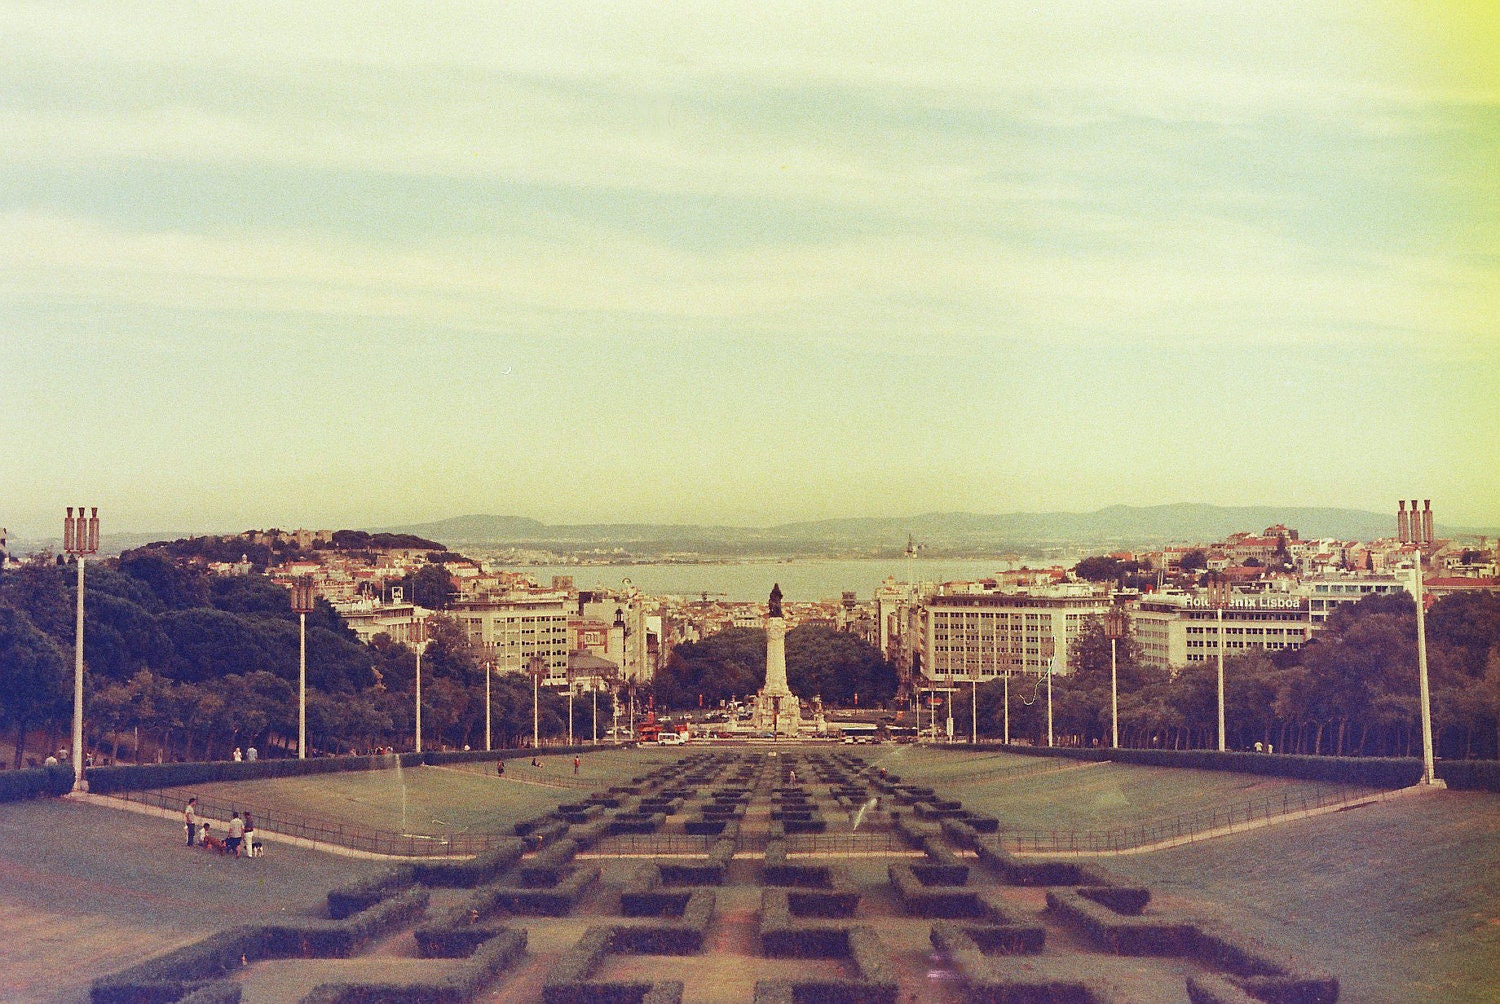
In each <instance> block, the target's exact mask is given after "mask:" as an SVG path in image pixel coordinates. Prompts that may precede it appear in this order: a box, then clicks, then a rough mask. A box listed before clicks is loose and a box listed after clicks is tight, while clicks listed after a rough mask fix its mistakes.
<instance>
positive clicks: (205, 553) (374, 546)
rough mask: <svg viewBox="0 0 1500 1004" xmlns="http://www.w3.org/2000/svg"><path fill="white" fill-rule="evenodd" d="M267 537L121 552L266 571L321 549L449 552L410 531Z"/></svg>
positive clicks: (216, 538)
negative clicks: (300, 539) (307, 542)
mask: <svg viewBox="0 0 1500 1004" xmlns="http://www.w3.org/2000/svg"><path fill="white" fill-rule="evenodd" d="M264 536H265V537H266V538H268V539H267V540H263V541H256V540H254V539H253V538H252V536H251V535H248V534H233V535H229V536H225V535H213V534H210V535H208V536H203V537H183V538H181V539H179V540H158V541H154V542H153V543H150V544H147V545H145V546H144V547H139V548H136V549H135V550H133V551H126V552H124V553H123V554H121V556H120V557H121V558H122V559H123V560H126V561H128V560H130V559H132V558H137V557H141V556H143V555H149V554H155V555H158V556H160V557H165V558H168V559H170V560H173V561H175V562H178V563H182V562H186V561H199V562H203V563H208V562H224V563H226V564H233V563H235V562H237V561H239V560H241V559H242V558H243V559H244V560H245V561H248V562H249V563H250V564H251V566H253V567H254V568H255V569H256V570H257V571H265V570H266V569H267V568H269V567H270V566H271V565H272V564H275V563H277V562H288V561H297V560H299V559H303V558H315V557H316V555H317V552H319V551H365V552H369V551H395V550H411V551H427V552H430V553H429V555H428V560H438V561H441V560H446V559H447V557H448V556H449V554H450V552H449V551H448V549H447V548H446V547H445V546H443V545H442V544H439V543H438V542H437V541H434V540H428V539H426V538H425V537H418V536H416V535H415V534H410V533H367V532H366V531H364V530H335V531H334V532H333V533H332V534H331V535H330V537H331V539H330V540H321V541H317V542H315V543H313V544H312V545H311V546H310V547H308V548H303V547H302V546H300V545H299V544H298V543H297V540H296V538H295V537H293V536H292V535H291V534H287V533H283V532H281V531H280V530H268V531H266V533H265V535H264Z"/></svg>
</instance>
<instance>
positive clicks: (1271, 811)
mask: <svg viewBox="0 0 1500 1004" xmlns="http://www.w3.org/2000/svg"><path fill="white" fill-rule="evenodd" d="M1389 796H1390V792H1386V791H1376V790H1367V789H1351V788H1335V789H1332V790H1326V791H1317V792H1295V793H1293V792H1286V793H1283V794H1281V795H1269V796H1266V797H1265V798H1260V799H1256V800H1255V801H1253V802H1250V803H1247V804H1245V805H1238V806H1231V807H1229V808H1227V809H1203V810H1200V811H1198V812H1193V813H1188V814H1186V815H1182V816H1176V817H1173V818H1171V819H1162V820H1156V821H1154V822H1146V823H1140V824H1138V825H1135V826H1126V827H1121V828H1119V829H1113V830H1007V829H1005V828H1004V827H1003V826H1002V827H1001V830H1000V832H999V833H997V834H996V836H995V839H996V840H997V841H998V842H999V843H1000V845H1001V846H1002V847H1003V848H1005V849H1006V850H1009V851H1014V852H1016V853H1032V854H1061V853H1084V854H1118V853H1121V852H1123V851H1128V850H1134V849H1136V848H1140V847H1150V846H1152V845H1154V844H1160V843H1165V842H1167V841H1174V840H1192V839H1194V838H1195V837H1197V836H1198V835H1199V834H1204V833H1210V832H1212V831H1215V830H1233V829H1234V828H1235V827H1244V826H1247V825H1249V824H1251V823H1256V822H1260V821H1263V820H1268V819H1275V818H1276V817H1278V816H1287V815H1291V814H1293V813H1298V812H1308V811H1311V810H1313V809H1321V808H1326V807H1328V806H1331V805H1340V804H1343V803H1347V802H1357V801H1360V800H1366V799H1368V800H1371V801H1375V800H1380V799H1384V798H1388V797H1389Z"/></svg>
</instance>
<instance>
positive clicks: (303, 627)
mask: <svg viewBox="0 0 1500 1004" xmlns="http://www.w3.org/2000/svg"><path fill="white" fill-rule="evenodd" d="M317 602H318V591H317V590H316V589H314V588H313V583H312V579H311V578H310V577H308V576H306V575H303V576H299V577H298V578H297V580H296V581H295V582H293V583H292V612H293V613H295V614H296V615H297V623H298V628H299V631H298V646H297V759H298V760H306V759H307V615H308V614H310V613H312V612H313V610H314V608H315V607H316V606H317Z"/></svg>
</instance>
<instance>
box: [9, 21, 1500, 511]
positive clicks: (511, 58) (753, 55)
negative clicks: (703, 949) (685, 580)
mask: <svg viewBox="0 0 1500 1004" xmlns="http://www.w3.org/2000/svg"><path fill="white" fill-rule="evenodd" d="M855 11H857V12H858V13H857V16H854V13H855ZM0 28H3V32H0V37H3V38H4V39H5V41H4V42H3V43H0V51H3V52H4V53H5V54H6V58H5V59H4V60H0V137H4V138H5V140H6V141H5V142H4V143H3V144H0V178H3V181H0V261H3V262H4V263H5V264H3V265H0V318H3V319H0V344H3V346H4V349H5V351H4V354H3V361H0V394H3V395H4V398H5V400H6V402H7V409H6V410H7V417H6V420H5V422H4V423H3V424H0V451H3V456H4V457H5V463H6V466H7V470H8V474H9V476H8V477H7V478H6V490H5V491H4V492H3V493H0V525H5V526H9V527H10V528H11V531H12V533H24V534H37V533H55V532H56V531H55V529H52V528H55V527H56V526H58V525H59V524H60V521H61V513H62V509H63V507H64V506H65V505H77V504H85V505H98V506H100V507H101V510H102V515H104V516H105V517H106V519H107V521H108V522H107V524H106V533H108V532H109V531H116V532H125V531H136V532H149V531H154V530H158V529H169V528H189V527H196V528H199V529H200V530H201V531H204V532H212V531H218V530H228V529H243V528H249V527H257V526H259V527H268V526H283V527H289V526H317V527H342V526H366V527H370V526H391V525H401V524H408V523H418V522H425V521H428V520H436V519H440V518H443V517H446V516H454V515H459V514H462V513H486V512H490V513H503V514H514V515H520V516H528V517H532V518H536V519H539V520H542V521H544V522H549V523H554V524H559V523H591V522H615V521H621V522H659V523H700V524H726V525H745V526H764V525H769V524H776V523H783V522H790V521H795V520H804V519H807V520H810V519H820V518H832V517H857V516H900V515H902V514H905V513H921V512H932V511H969V512H981V513H1004V512H1014V511H1070V512H1080V511H1090V510H1093V509H1097V508H1101V507H1104V506H1109V505H1114V504H1123V505H1153V504H1159V503H1167V502H1207V503H1212V504H1216V505H1224V506H1238V505H1263V504H1264V505H1286V506H1330V507H1347V508H1353V509H1362V510H1367V511H1373V512H1386V511H1388V510H1394V504H1395V502H1396V500H1397V499H1401V498H1409V497H1411V496H1413V495H1420V496H1421V497H1424V498H1429V497H1430V498H1432V499H1433V505H1434V508H1435V509H1437V510H1438V511H1439V512H1440V519H1441V520H1442V521H1443V522H1445V523H1450V524H1454V525H1467V526H1496V525H1500V472H1497V471H1496V469H1495V467H1494V465H1493V463H1489V462H1485V461H1484V460H1483V457H1484V456H1488V455H1492V454H1493V452H1494V448H1495V444H1497V443H1500V406H1497V405H1496V404H1495V403H1494V395H1493V388H1492V385H1493V382H1494V374H1495V373H1497V372H1500V338H1497V333H1496V332H1495V330H1494V318H1495V317H1497V316H1500V204H1497V201H1496V196H1495V192H1496V191H1500V168H1497V166H1496V159H1495V153H1496V150H1497V149H1500V114H1497V110H1500V68H1497V60H1496V57H1495V56H1494V55H1493V53H1495V52H1497V51H1500V14H1497V13H1496V12H1495V11H1493V10H1491V9H1489V8H1488V7H1487V6H1486V5H1484V4H1480V3H1472V4H1445V5H1443V6H1442V10H1441V11H1432V10H1422V11H1417V10H1415V9H1412V8H1409V7H1407V6H1405V5H1400V4H1394V3H1392V4H1374V5H1368V6H1363V7H1361V8H1360V10H1359V12H1357V13H1350V12H1348V11H1347V10H1344V9H1343V8H1342V7H1341V6H1339V5H1331V4H1314V5H1307V4H1282V3H1263V4H1254V5H1245V6H1242V7H1239V8H1236V9H1234V10H1224V9H1220V7H1219V6H1218V5H1213V4H1208V3H1197V2H1181V3H1173V4H1167V5H1152V6H1149V7H1147V6H1142V5H1128V4H1120V5H1099V4H1059V5H1049V6H1048V9H1047V11H1046V12H1045V13H1039V12H1037V11H1034V10H1031V9H1029V5H1024V4H1019V3H1016V4H1000V5H995V4H984V5H964V4H946V5H941V6H939V7H936V8H933V9H923V10H915V11H914V10H906V9H903V8H901V7H897V6H894V5H892V6H884V5H874V6H871V5H861V6H860V7H858V8H854V7H851V6H848V5H839V4H825V5H817V4H814V5H798V6H796V7H792V6H777V5H764V4H756V5H748V4H747V5H728V6H726V5H710V6H701V7H693V8H682V9H675V8H658V7H656V6H653V5H644V4H642V5H634V4H617V5H610V6H609V7H607V8H606V7H601V6H598V5H592V4H577V5H557V4H548V5H535V6H528V5H525V4H522V5H509V6H507V7H506V8H505V9H504V10H484V11H482V12H478V13H476V12H475V11H474V10H472V9H470V8H468V7H465V6H461V5H454V6H443V5H438V6H433V5H430V4H424V5H421V6H417V5H403V4H392V5H384V6H382V7H381V8H380V10H379V12H378V16H374V15H372V14H371V12H369V11H368V10H367V8H365V7H364V6H355V5H346V6H339V5H334V6H327V7H319V8H318V9H317V10H315V11H314V10H310V9H303V8H301V7H299V6H297V5H286V6H271V7H265V6H260V5H256V6H246V7H233V6H229V7H225V6H219V5H215V6H212V7H202V8H191V9H187V10H181V9H179V8H177V7H175V6H173V7H168V6H166V5H149V4H121V5H111V6H108V7H69V8H52V7H46V6H28V5H3V6H0Z"/></svg>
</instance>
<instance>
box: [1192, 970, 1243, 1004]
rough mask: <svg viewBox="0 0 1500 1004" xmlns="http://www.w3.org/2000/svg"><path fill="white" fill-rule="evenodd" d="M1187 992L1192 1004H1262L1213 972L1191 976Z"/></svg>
mask: <svg viewBox="0 0 1500 1004" xmlns="http://www.w3.org/2000/svg"><path fill="white" fill-rule="evenodd" d="M1187 992H1188V1000H1189V1001H1191V1002H1192V1004H1261V1002H1260V1001H1257V1000H1256V999H1255V998H1254V997H1251V996H1250V995H1249V994H1247V993H1246V992H1245V991H1244V990H1242V989H1241V988H1240V987H1238V986H1236V985H1235V984H1233V983H1231V982H1229V981H1228V980H1226V979H1225V978H1224V977H1222V976H1217V975H1214V974H1211V973H1209V974H1203V975H1198V976H1189V977H1188V978H1187Z"/></svg>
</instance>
